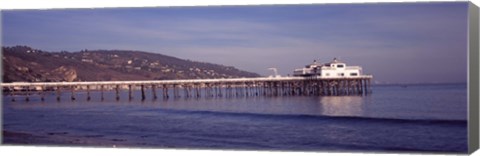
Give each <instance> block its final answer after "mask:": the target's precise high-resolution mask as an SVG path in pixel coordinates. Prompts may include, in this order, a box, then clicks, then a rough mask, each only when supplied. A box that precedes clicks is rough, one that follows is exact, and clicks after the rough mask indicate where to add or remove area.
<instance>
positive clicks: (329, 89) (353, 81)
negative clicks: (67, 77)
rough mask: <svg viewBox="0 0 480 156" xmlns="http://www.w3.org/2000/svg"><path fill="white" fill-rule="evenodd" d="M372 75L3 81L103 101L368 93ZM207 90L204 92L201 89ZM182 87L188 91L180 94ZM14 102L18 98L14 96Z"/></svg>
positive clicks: (7, 87)
mask: <svg viewBox="0 0 480 156" xmlns="http://www.w3.org/2000/svg"><path fill="white" fill-rule="evenodd" d="M372 78H373V77H372V76H371V75H362V76H356V77H334V78H324V77H258V78H222V79H186V80H151V81H90V82H14V83H2V84H1V86H2V89H3V91H4V95H12V96H14V95H24V96H25V98H26V100H28V99H29V95H30V94H33V93H37V94H40V95H41V99H42V100H44V96H45V92H47V91H56V92H57V100H60V94H61V92H62V91H70V92H71V99H72V100H75V92H79V91H85V92H87V99H88V100H90V98H91V97H90V91H91V90H100V91H101V98H102V100H103V98H104V97H103V92H104V90H115V92H116V99H117V100H118V99H120V95H119V90H127V89H128V91H129V99H132V90H136V89H140V90H141V96H142V97H141V98H142V100H144V99H145V98H146V97H145V89H146V88H150V89H151V90H152V96H153V98H154V99H156V98H157V91H156V89H157V88H161V89H162V91H161V93H162V94H163V98H168V97H170V94H173V97H179V96H182V95H183V96H185V97H200V96H202V95H203V96H205V97H213V96H220V97H221V96H260V95H264V96H289V95H316V96H332V95H366V94H369V93H371V87H370V86H371V85H370V81H371V79H372ZM201 89H203V90H204V91H201ZM180 90H183V91H184V93H183V94H180ZM13 101H14V98H13Z"/></svg>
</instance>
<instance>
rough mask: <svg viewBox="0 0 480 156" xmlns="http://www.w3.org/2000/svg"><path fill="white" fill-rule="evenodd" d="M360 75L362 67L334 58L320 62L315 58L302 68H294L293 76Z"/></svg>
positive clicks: (338, 76) (336, 76)
mask: <svg viewBox="0 0 480 156" xmlns="http://www.w3.org/2000/svg"><path fill="white" fill-rule="evenodd" d="M361 75H362V67H360V66H347V64H345V63H343V62H340V61H339V60H337V58H334V59H333V61H332V62H329V63H325V64H321V63H320V62H317V61H316V60H314V61H313V63H312V64H309V65H306V66H305V67H304V68H300V69H295V70H294V71H293V76H303V77H321V78H340V77H347V78H348V77H358V76H361Z"/></svg>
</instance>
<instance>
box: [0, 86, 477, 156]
mask: <svg viewBox="0 0 480 156" xmlns="http://www.w3.org/2000/svg"><path fill="white" fill-rule="evenodd" d="M466 89H467V87H466V85H465V84H445V85H410V86H375V87H373V94H371V95H368V96H326V97H318V96H288V97H263V96H250V97H230V98H225V97H218V98H204V97H202V98H177V99H175V98H170V99H162V98H161V96H160V98H159V99H157V100H152V99H151V98H150V97H151V96H150V94H151V93H147V100H145V101H143V102H142V101H141V100H140V99H139V97H140V96H139V93H138V92H136V93H135V94H136V95H135V96H134V97H135V98H134V99H133V100H132V101H129V100H128V99H127V98H128V95H127V92H122V96H121V99H120V101H115V98H114V96H113V93H112V92H108V93H105V97H106V99H105V100H104V101H100V97H99V96H100V94H99V93H91V94H92V100H91V101H87V100H86V93H77V95H76V98H77V100H76V101H70V100H69V98H70V94H69V93H68V92H67V93H64V94H63V97H62V100H61V101H60V102H57V101H56V99H55V95H54V94H53V93H52V94H50V95H49V96H47V99H46V101H45V102H41V101H40V98H39V97H38V96H32V97H31V98H30V101H29V102H25V100H24V99H23V98H21V97H20V96H17V97H16V102H12V101H11V97H9V96H4V97H3V128H4V130H5V131H8V132H19V133H22V134H23V133H25V134H28V135H32V136H35V137H36V138H35V137H34V138H33V139H32V138H28V137H27V140H23V141H19V140H18V137H17V139H16V138H15V137H11V136H8V135H5V136H6V137H5V140H4V143H6V144H9V143H10V144H19V143H20V144H22V143H26V144H40V145H42V144H45V145H52V144H53V145H82V146H92V145H93V146H114V145H115V146H127V147H173V148H215V149H256V150H308V151H310V150H314V151H323V150H330V151H332V150H342V151H344V150H349V151H420V152H422V151H429V152H432V151H433V152H462V153H465V152H467V122H466V119H467V92H466ZM158 95H161V93H158ZM24 139H25V138H24ZM28 140H30V142H29V141H28Z"/></svg>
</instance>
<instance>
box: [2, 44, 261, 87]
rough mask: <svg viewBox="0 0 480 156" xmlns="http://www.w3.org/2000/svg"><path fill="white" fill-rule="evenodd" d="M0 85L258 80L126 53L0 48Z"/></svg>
mask: <svg viewBox="0 0 480 156" xmlns="http://www.w3.org/2000/svg"><path fill="white" fill-rule="evenodd" d="M2 53H3V58H2V59H3V73H2V77H3V82H20V81H22V82H60V81H113V80H167V79H206V78H236V77H258V76H259V75H258V74H256V73H251V72H246V71H241V70H239V69H236V68H234V67H231V66H224V65H218V64H212V63H204V62H196V61H190V60H183V59H179V58H175V57H171V56H166V55H162V54H156V53H148V52H141V51H127V50H82V51H80V52H66V51H63V52H46V51H42V50H38V49H33V48H30V47H27V46H15V47H2Z"/></svg>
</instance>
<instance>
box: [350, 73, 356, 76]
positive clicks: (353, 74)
mask: <svg viewBox="0 0 480 156" xmlns="http://www.w3.org/2000/svg"><path fill="white" fill-rule="evenodd" d="M350 76H358V73H350Z"/></svg>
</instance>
